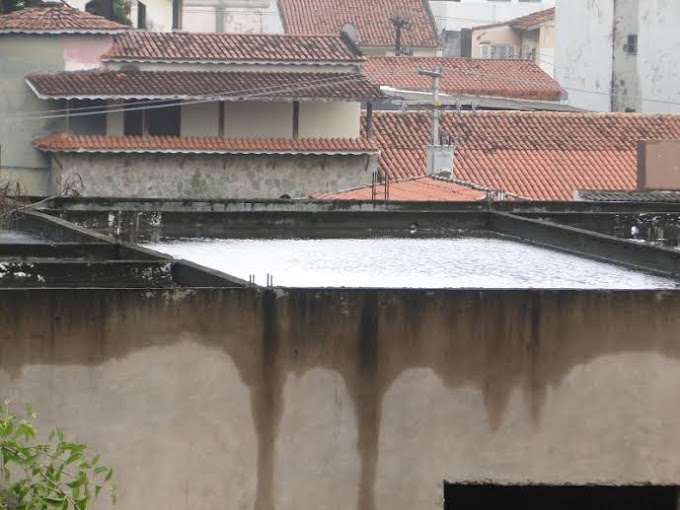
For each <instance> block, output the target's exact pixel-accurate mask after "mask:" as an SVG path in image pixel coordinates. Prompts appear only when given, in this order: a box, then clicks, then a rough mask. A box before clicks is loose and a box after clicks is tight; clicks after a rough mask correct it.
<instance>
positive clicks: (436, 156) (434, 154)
mask: <svg viewBox="0 0 680 510" xmlns="http://www.w3.org/2000/svg"><path fill="white" fill-rule="evenodd" d="M418 74H419V75H421V76H429V77H430V78H432V139H431V145H430V146H429V147H428V149H427V175H434V174H435V173H438V172H439V171H441V170H442V168H440V167H441V166H442V164H443V162H446V164H443V167H444V168H445V169H448V170H449V171H451V172H453V148H452V146H451V145H447V146H446V147H442V145H441V138H440V136H439V119H440V116H441V110H440V109H441V103H440V102H439V80H440V78H441V77H442V68H441V67H439V66H436V67H434V68H432V69H430V70H427V69H424V70H420V71H418ZM443 149H446V150H443ZM449 160H450V164H449V163H448V161H449Z"/></svg>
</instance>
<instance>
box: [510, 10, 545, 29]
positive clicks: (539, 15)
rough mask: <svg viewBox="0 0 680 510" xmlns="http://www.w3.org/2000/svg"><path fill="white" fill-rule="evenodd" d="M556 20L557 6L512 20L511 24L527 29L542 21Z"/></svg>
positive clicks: (514, 26)
mask: <svg viewBox="0 0 680 510" xmlns="http://www.w3.org/2000/svg"><path fill="white" fill-rule="evenodd" d="M554 20H555V8H554V7H552V8H550V9H545V10H543V11H538V12H534V13H531V14H528V15H526V16H522V17H521V18H515V19H513V20H510V26H511V27H513V28H518V29H520V30H526V29H528V28H531V27H535V26H536V25H540V24H541V23H546V22H548V21H554Z"/></svg>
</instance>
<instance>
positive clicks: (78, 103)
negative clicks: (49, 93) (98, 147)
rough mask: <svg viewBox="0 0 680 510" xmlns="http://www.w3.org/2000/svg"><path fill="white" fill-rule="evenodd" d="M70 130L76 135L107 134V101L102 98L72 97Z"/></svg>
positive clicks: (69, 103) (69, 106)
mask: <svg viewBox="0 0 680 510" xmlns="http://www.w3.org/2000/svg"><path fill="white" fill-rule="evenodd" d="M68 110H69V114H70V116H71V117H70V119H69V132H71V133H73V134H75V135H105V134H106V110H107V109H106V101H104V100H102V99H71V100H70V101H69V102H68Z"/></svg>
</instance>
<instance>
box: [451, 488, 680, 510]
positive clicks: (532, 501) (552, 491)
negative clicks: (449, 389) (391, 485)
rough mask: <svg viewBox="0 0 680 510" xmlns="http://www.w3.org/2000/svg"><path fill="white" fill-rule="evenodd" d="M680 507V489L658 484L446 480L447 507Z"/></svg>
mask: <svg viewBox="0 0 680 510" xmlns="http://www.w3.org/2000/svg"><path fill="white" fill-rule="evenodd" d="M503 508H513V509H514V508H517V509H520V508H521V509H522V510H546V509H548V508H549V509H550V510H576V509H578V510H605V509H616V510H643V509H650V508H653V509H654V510H677V508H678V488H677V487H675V486H654V485H639V486H637V485H635V486H633V485H625V486H604V485H554V486H553V485H475V484H450V483H448V482H444V510H497V509H503Z"/></svg>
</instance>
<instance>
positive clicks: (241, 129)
mask: <svg viewBox="0 0 680 510" xmlns="http://www.w3.org/2000/svg"><path fill="white" fill-rule="evenodd" d="M225 124H226V129H225V136H227V137H273V138H291V137H292V136H293V103H275V102H261V103H258V102H254V101H244V102H238V103H227V105H226V115H225Z"/></svg>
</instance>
